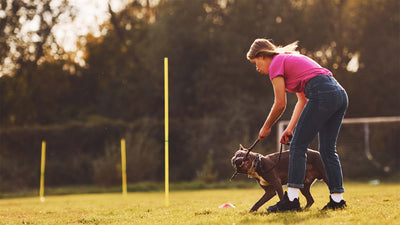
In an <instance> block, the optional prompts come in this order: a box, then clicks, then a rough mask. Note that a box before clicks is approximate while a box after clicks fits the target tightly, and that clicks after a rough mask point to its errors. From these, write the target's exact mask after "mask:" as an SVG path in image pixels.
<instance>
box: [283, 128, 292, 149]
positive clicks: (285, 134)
mask: <svg viewBox="0 0 400 225" xmlns="http://www.w3.org/2000/svg"><path fill="white" fill-rule="evenodd" d="M292 137H293V131H291V130H288V129H286V130H285V131H283V133H282V136H281V141H280V143H282V144H285V145H286V144H287V143H289V142H290V139H292Z"/></svg>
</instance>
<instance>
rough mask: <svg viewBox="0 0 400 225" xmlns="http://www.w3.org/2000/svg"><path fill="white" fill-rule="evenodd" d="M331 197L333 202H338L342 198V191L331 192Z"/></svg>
mask: <svg viewBox="0 0 400 225" xmlns="http://www.w3.org/2000/svg"><path fill="white" fill-rule="evenodd" d="M331 198H332V200H333V201H334V202H336V203H339V202H340V201H342V200H343V194H342V193H332V194H331Z"/></svg>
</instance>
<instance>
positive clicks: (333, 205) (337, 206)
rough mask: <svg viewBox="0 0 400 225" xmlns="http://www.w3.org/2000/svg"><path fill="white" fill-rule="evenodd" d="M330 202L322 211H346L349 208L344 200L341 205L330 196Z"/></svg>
mask: <svg viewBox="0 0 400 225" xmlns="http://www.w3.org/2000/svg"><path fill="white" fill-rule="evenodd" d="M329 199H330V201H329V202H328V204H326V206H324V208H322V210H329V209H332V210H336V209H344V208H346V207H347V205H346V201H345V200H342V201H340V202H339V203H338V202H335V201H333V199H332V197H330V196H329Z"/></svg>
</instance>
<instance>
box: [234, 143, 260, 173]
mask: <svg viewBox="0 0 400 225" xmlns="http://www.w3.org/2000/svg"><path fill="white" fill-rule="evenodd" d="M247 152H248V149H246V148H244V147H243V146H242V145H240V149H239V150H237V151H236V152H235V155H234V156H233V157H232V159H231V163H232V166H233V168H234V169H235V170H236V172H237V173H243V174H249V171H250V170H251V169H252V166H253V161H254V159H255V158H256V156H257V153H253V152H249V154H248V155H247V158H246V154H247Z"/></svg>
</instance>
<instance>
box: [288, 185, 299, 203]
mask: <svg viewBox="0 0 400 225" xmlns="http://www.w3.org/2000/svg"><path fill="white" fill-rule="evenodd" d="M299 190H300V189H298V188H292V187H288V190H287V194H288V198H289V201H291V202H293V200H294V199H295V198H299Z"/></svg>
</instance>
